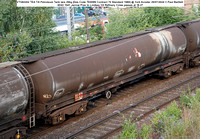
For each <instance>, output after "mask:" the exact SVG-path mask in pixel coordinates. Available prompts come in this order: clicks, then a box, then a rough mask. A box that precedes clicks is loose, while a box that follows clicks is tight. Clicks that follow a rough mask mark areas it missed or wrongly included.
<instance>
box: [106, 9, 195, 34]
mask: <svg viewBox="0 0 200 139" xmlns="http://www.w3.org/2000/svg"><path fill="white" fill-rule="evenodd" d="M184 14H186V12H185V10H183V9H181V8H172V7H169V8H167V7H164V8H161V7H151V8H136V9H126V10H120V9H115V10H111V12H110V15H109V16H108V18H109V24H108V25H107V26H106V33H105V38H109V37H114V36H118V35H123V34H127V33H131V32H136V31H140V30H145V29H148V28H153V27H157V26H162V25H167V24H173V23H176V22H180V21H183V20H191V19H194V18H197V17H198V15H195V14H194V13H190V14H189V15H190V16H183V15H184Z"/></svg>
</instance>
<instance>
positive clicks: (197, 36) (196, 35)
mask: <svg viewBox="0 0 200 139" xmlns="http://www.w3.org/2000/svg"><path fill="white" fill-rule="evenodd" d="M183 25H184V27H181V28H182V30H183V31H184V33H185V36H186V38H187V51H189V52H193V51H195V50H196V49H200V21H198V20H197V21H195V22H192V23H185V24H184V23H183Z"/></svg>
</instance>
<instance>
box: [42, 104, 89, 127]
mask: <svg viewBox="0 0 200 139" xmlns="http://www.w3.org/2000/svg"><path fill="white" fill-rule="evenodd" d="M87 104H88V100H85V101H80V102H77V103H74V104H72V105H70V106H66V107H64V108H61V109H59V110H56V111H55V112H53V113H52V114H50V115H49V118H47V119H46V121H45V122H46V123H49V124H53V125H55V124H59V123H62V122H63V121H65V115H66V114H67V115H71V114H73V113H75V114H76V115H78V114H82V113H83V112H85V111H86V107H87Z"/></svg>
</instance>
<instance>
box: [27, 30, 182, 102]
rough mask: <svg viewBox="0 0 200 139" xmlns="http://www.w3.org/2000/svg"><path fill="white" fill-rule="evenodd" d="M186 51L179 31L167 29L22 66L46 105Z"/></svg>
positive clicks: (38, 95)
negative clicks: (30, 76) (28, 73)
mask: <svg viewBox="0 0 200 139" xmlns="http://www.w3.org/2000/svg"><path fill="white" fill-rule="evenodd" d="M185 48H186V39H185V36H184V34H183V33H182V32H181V30H180V29H178V28H177V27H171V28H169V27H168V28H167V29H165V30H161V31H160V32H156V33H150V34H143V35H138V36H136V37H128V38H126V39H120V40H118V41H117V40H115V41H111V42H109V43H105V44H101V45H99V46H98V47H90V48H87V49H81V50H79V51H73V52H70V53H66V54H61V55H57V56H54V57H48V58H46V59H42V60H38V61H36V62H34V63H27V64H25V63H24V66H25V67H26V68H27V69H28V71H29V72H30V74H34V75H33V76H32V78H33V81H34V84H35V88H36V102H37V103H47V102H50V101H51V100H55V99H58V98H61V97H62V96H64V95H66V94H69V93H74V92H80V91H82V90H84V89H87V88H90V87H93V86H94V85H97V84H99V83H102V82H105V81H108V80H112V79H115V78H118V77H120V76H122V75H125V74H128V73H131V72H134V71H137V70H140V69H142V68H144V67H147V66H150V65H152V64H155V63H159V62H161V61H163V60H166V59H169V58H173V57H176V56H179V55H181V54H182V53H183V52H184V50H185ZM113 81H114V80H113Z"/></svg>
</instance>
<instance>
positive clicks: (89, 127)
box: [66, 74, 200, 139]
mask: <svg viewBox="0 0 200 139" xmlns="http://www.w3.org/2000/svg"><path fill="white" fill-rule="evenodd" d="M198 77H200V74H198V75H196V76H193V77H191V78H189V79H187V80H184V81H182V82H180V83H178V84H175V85H173V86H171V87H169V88H167V89H164V90H162V91H160V92H158V93H156V94H154V95H152V96H149V97H147V98H145V99H143V100H141V101H139V102H137V103H135V104H132V105H130V106H128V107H126V108H124V109H122V110H120V111H119V112H120V113H122V112H124V111H126V110H128V109H130V108H134V107H136V106H138V105H139V104H141V103H144V102H146V101H147V100H150V99H152V98H154V97H156V96H159V95H160V94H164V93H165V92H167V91H169V90H171V89H174V88H177V87H178V86H180V85H183V84H185V83H187V82H189V81H191V80H193V79H196V78H198ZM195 88H196V87H195ZM193 89H194V88H193ZM179 96H180V94H179V95H177V96H176V97H174V98H172V99H170V100H169V101H167V102H165V103H163V104H161V105H159V106H157V107H155V108H153V109H151V110H150V111H148V112H146V113H145V114H148V113H151V112H153V111H155V109H159V108H160V107H162V106H164V105H166V104H168V103H170V102H171V101H173V100H175V99H177V98H178V97H179ZM117 115H119V113H114V114H111V115H109V116H107V117H105V118H103V119H101V120H99V121H97V122H95V123H93V124H91V125H89V126H87V127H85V128H83V129H81V130H79V131H77V132H75V133H73V134H70V135H68V136H67V137H66V139H68V138H75V137H76V136H78V135H80V134H83V133H85V132H86V131H87V130H89V129H91V128H92V127H94V126H96V125H99V124H101V123H102V122H104V121H106V120H108V119H110V118H112V117H114V116H117ZM143 116H144V115H143ZM141 117H142V116H141ZM141 117H140V118H141ZM137 118H138V117H137ZM135 119H136V118H134V120H135ZM121 128H122V126H120V127H118V128H115V129H114V130H112V131H110V132H108V133H107V134H105V135H103V136H101V137H99V138H105V137H107V136H108V135H110V134H112V133H113V132H116V131H118V130H120V129H121Z"/></svg>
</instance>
